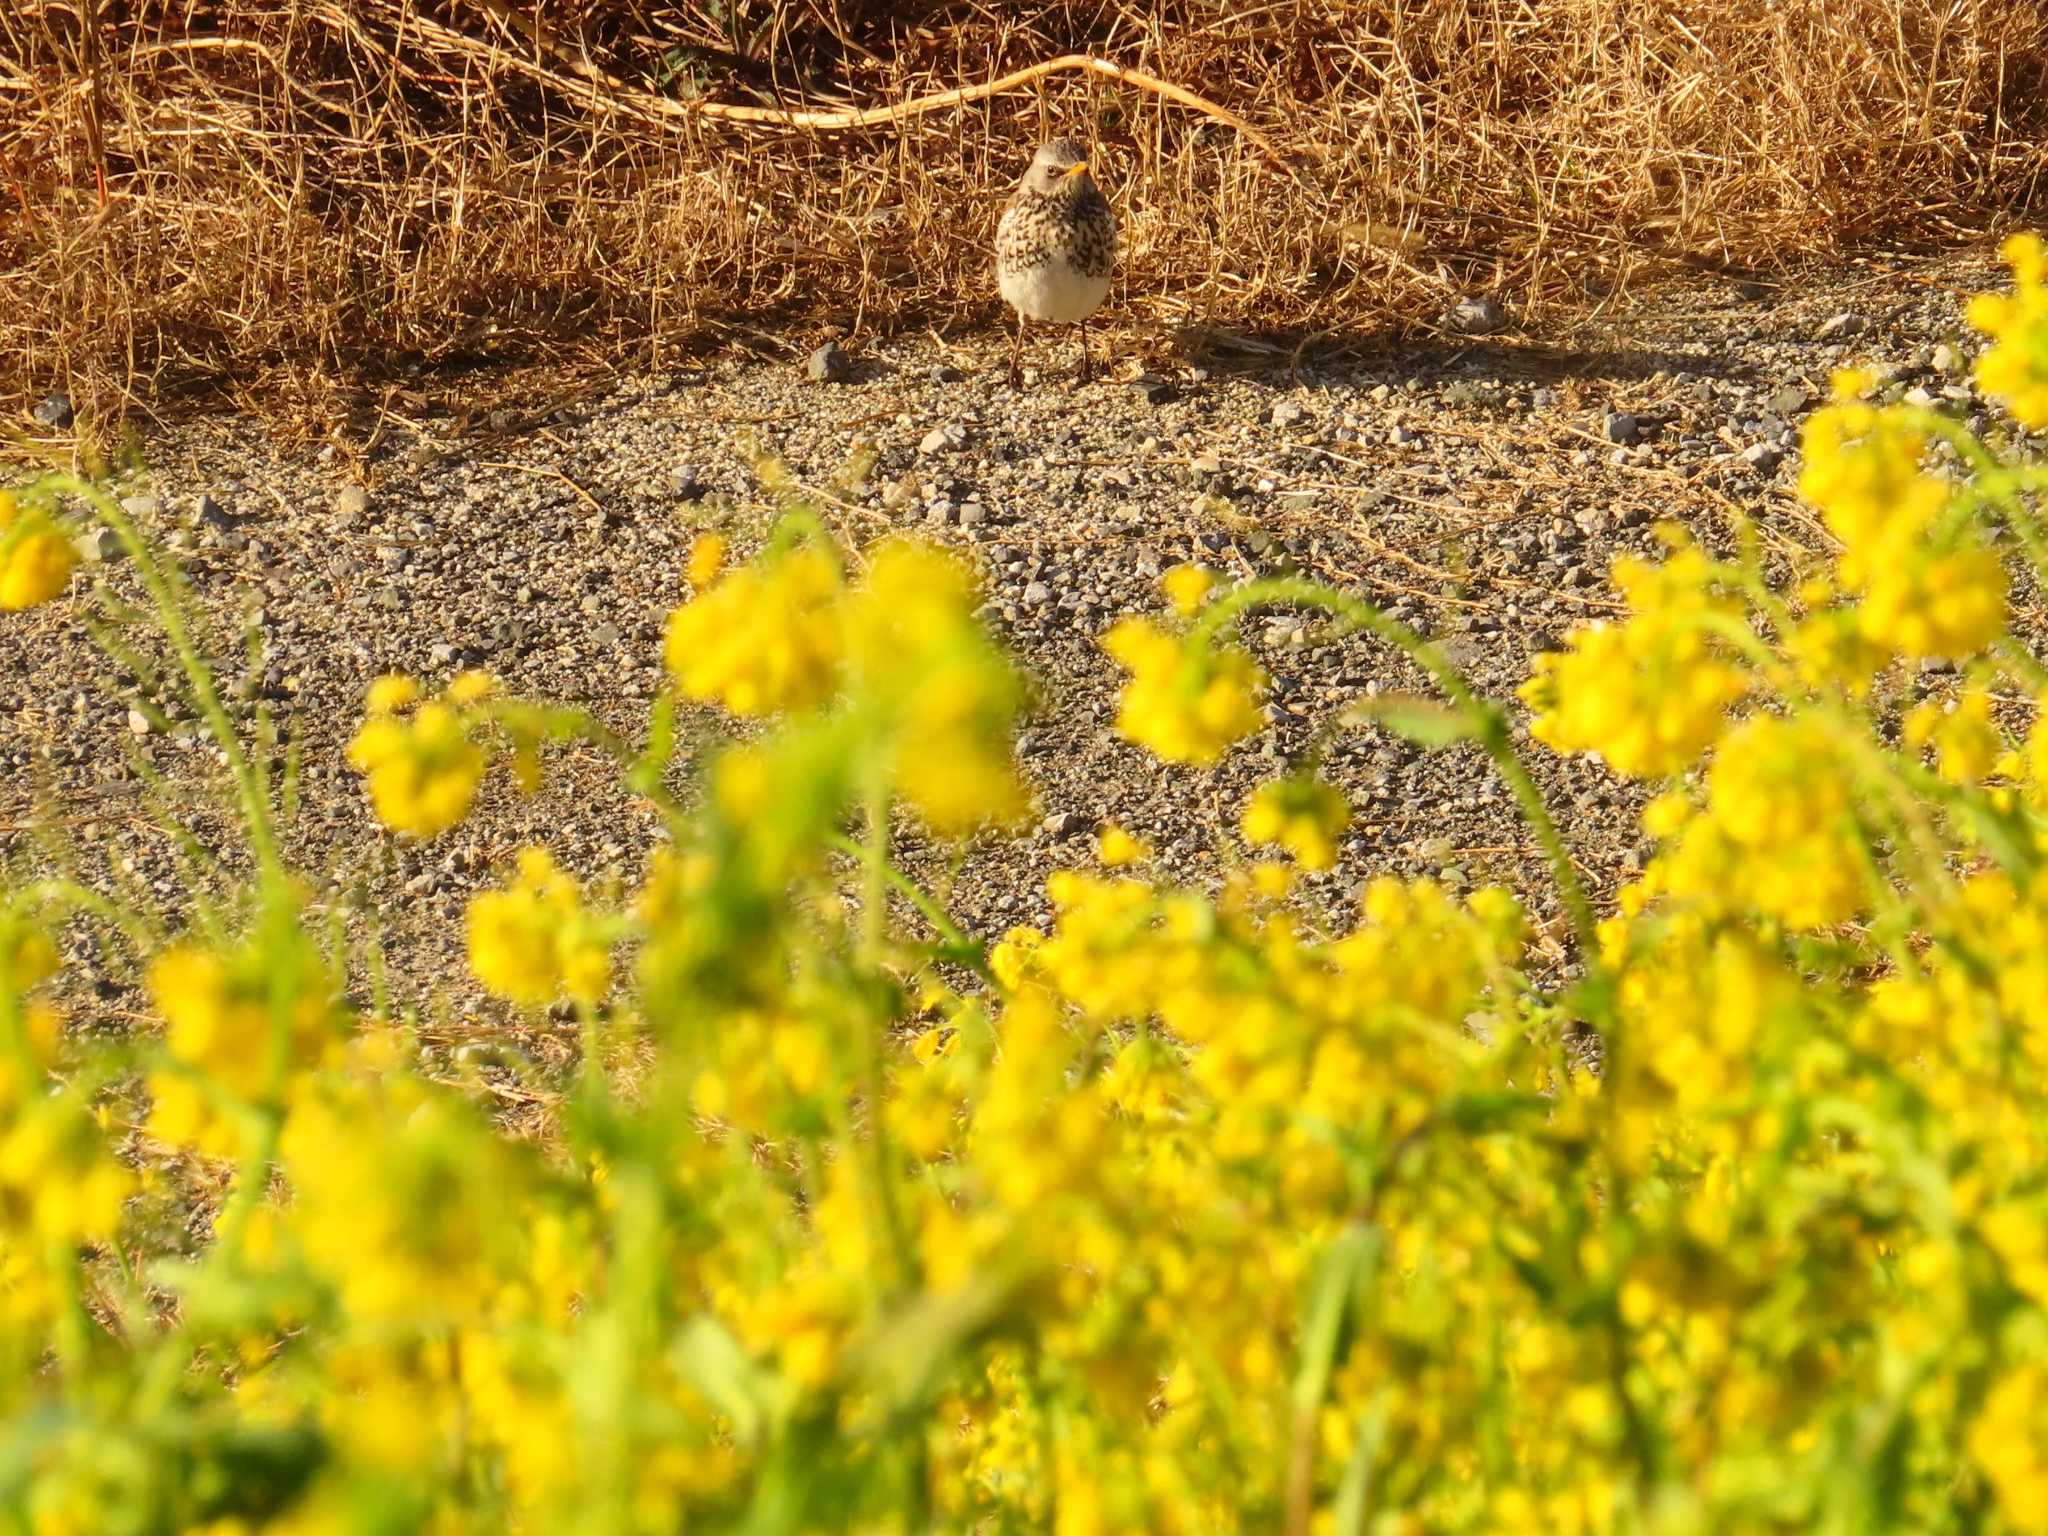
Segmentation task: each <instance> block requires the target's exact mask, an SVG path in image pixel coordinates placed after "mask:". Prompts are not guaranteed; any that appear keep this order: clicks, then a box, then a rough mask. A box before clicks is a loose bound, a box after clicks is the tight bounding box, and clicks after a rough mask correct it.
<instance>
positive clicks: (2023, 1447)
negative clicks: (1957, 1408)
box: [1970, 1363, 2048, 1536]
mask: <svg viewBox="0 0 2048 1536" xmlns="http://www.w3.org/2000/svg"><path fill="white" fill-rule="evenodd" d="M1970 1455H1971V1458H1972V1459H1973V1460H1975V1462H1976V1463H1977V1465H1978V1466H1980V1467H1982V1468H1983V1469H1984V1475H1985V1476H1986V1477H1987V1478H1989V1479H1990V1480H1991V1486H1992V1487H1993V1489H1995V1490H1996V1491H1997V1494H1998V1504H1999V1508H2000V1510H2001V1511H2002V1512H2003V1514H2004V1515H2005V1518H2006V1519H2007V1520H2008V1521H2009V1522H2010V1529H2012V1530H2013V1531H2015V1532H2020V1533H2023V1536H2040V1533H2043V1532H2048V1370H2043V1368H2042V1367H2041V1366H2040V1365H2038V1364H2033V1363H2029V1364H2026V1365H2019V1366H2015V1367H2012V1368H2010V1369H2008V1370H2006V1371H2005V1372H2004V1373H2003V1374H2002V1375H2001V1376H2000V1377H1999V1379H1998V1382H1997V1384H1996V1385H1995V1386H1994V1387H1992V1389H1991V1391H1990V1393H1989V1394H1988V1395H1987V1396H1986V1398H1985V1400H1984V1406H1983V1409H1982V1410H1981V1411H1980V1412H1979V1414H1978V1416H1977V1420H1976V1422H1975V1423H1974V1424H1972V1425H1971V1426H1970Z"/></svg>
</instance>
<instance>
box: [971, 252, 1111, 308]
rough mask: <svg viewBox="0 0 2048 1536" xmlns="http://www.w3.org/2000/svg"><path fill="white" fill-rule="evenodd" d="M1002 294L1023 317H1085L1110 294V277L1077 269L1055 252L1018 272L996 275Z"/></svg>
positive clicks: (1098, 306) (1100, 305)
mask: <svg viewBox="0 0 2048 1536" xmlns="http://www.w3.org/2000/svg"><path fill="white" fill-rule="evenodd" d="M998 286H999V287H1001V289H1002V292H1003V297H1004V298H1005V299H1006V300H1008V301H1009V305H1010V307H1011V308H1012V309H1014V310H1016V311H1017V313H1018V314H1020V315H1022V316H1023V317H1024V318H1025V319H1026V320H1050V321H1059V322H1071V321H1075V320H1086V319H1087V318H1088V317H1089V316H1090V315H1092V314H1094V313H1095V311H1096V310H1098V309H1100V308H1102V301H1103V300H1104V299H1106V298H1108V297H1109V278H1108V277H1107V276H1106V275H1105V276H1102V277H1090V276H1088V275H1087V274H1086V273H1084V272H1076V271H1075V270H1074V269H1073V268H1072V267H1071V266H1069V265H1068V264H1067V263H1066V262H1064V261H1061V260H1060V259H1059V258H1058V257H1057V256H1055V257H1054V258H1053V259H1052V260H1050V261H1043V262H1040V263H1039V264H1038V265H1037V266H1035V267H1026V268H1025V269H1024V270H1023V271H1021V272H1004V273H1002V274H1000V276H999V278H998Z"/></svg>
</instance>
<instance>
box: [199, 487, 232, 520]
mask: <svg viewBox="0 0 2048 1536" xmlns="http://www.w3.org/2000/svg"><path fill="white" fill-rule="evenodd" d="M199 521H200V522H201V523H203V524H204V525H205V526H207V527H209V528H225V527H227V526H229V525H230V524H231V523H232V522H233V521H234V518H233V517H232V516H231V515H230V514H229V512H228V509H227V508H226V507H224V506H222V505H221V504H220V503H219V502H217V501H215V500H214V499H213V497H212V496H210V495H207V496H201V497H200V498H199Z"/></svg>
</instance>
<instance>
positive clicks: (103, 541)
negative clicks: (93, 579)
mask: <svg viewBox="0 0 2048 1536" xmlns="http://www.w3.org/2000/svg"><path fill="white" fill-rule="evenodd" d="M78 553H79V557H80V558H81V559H85V560H91V561H94V562H99V561H104V560H118V559H120V558H121V556H122V555H123V554H124V553H126V548H125V546H124V545H123V544H122V543H121V536H120V535H119V534H118V533H116V532H114V530H113V529H111V528H94V529H91V530H90V531H88V532H86V533H81V534H80V535H79V536H78Z"/></svg>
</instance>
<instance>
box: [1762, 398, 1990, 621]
mask: <svg viewBox="0 0 2048 1536" xmlns="http://www.w3.org/2000/svg"><path fill="white" fill-rule="evenodd" d="M1804 441H1805V450H1806V466H1805V468H1804V469H1803V470H1802V471H1801V474H1800V478H1799V488H1800V492H1801V494H1803V495H1804V496H1805V497H1806V499H1807V500H1809V501H1811V502H1812V503H1813V504H1814V505H1815V506H1816V507H1818V508H1820V510H1821V514H1822V516H1823V517H1824V518H1825V519H1826V521H1827V524H1828V527H1829V528H1830V529H1831V530H1833V532H1834V533H1835V535H1836V536H1837V537H1838V538H1840V539H1841V541H1842V544H1843V549H1842V555H1841V559H1840V562H1839V570H1840V574H1841V580H1842V585H1843V586H1844V587H1845V588H1847V589H1848V590H1849V591H1851V592H1854V593H1858V594H1860V595H1861V598H1862V601H1861V603H1860V605H1859V606H1858V608H1857V610H1856V615H1857V623H1858V627H1859V629H1860V630H1861V633H1862V634H1863V636H1864V638H1866V639H1867V640H1870V641H1872V642H1874V643H1876V644H1878V645H1880V646H1884V647H1888V648H1890V649H1892V650H1895V651H1898V652H1899V653H1901V654H1903V655H1905V656H1908V657H1912V658H1921V657H1962V656H1967V655H1971V654H1973V653H1974V652H1977V651H1980V650H1982V649H1983V648H1984V647H1985V646H1987V645H1989V644H1990V643H1991V641H1992V640H1994V639H1996V638H1997V636H1998V633H1999V631H2000V630H2001V629H2002V628H2003V627H2004V624H2005V602H2006V587H2007V577H2006V574H2005V570H2004V567H2003V566H2002V565H2001V564H2000V563H1999V561H1998V558H1997V556H1995V555H1994V554H1993V553H1992V552H1991V551H1990V550H1988V549H1986V548H1985V547H1983V546H1982V545H1981V544H1978V543H1975V542H1974V541H1972V540H1971V539H1970V538H1969V536H1968V535H1967V534H1965V533H1962V532H1959V531H1957V530H1954V529H1950V528H1949V527H1948V526H1947V521H1948V520H1947V516H1946V514H1947V512H1948V509H1949V505H1950V502H1951V500H1952V499H1953V496H1954V491H1953V488H1952V487H1951V486H1950V485H1949V484H1948V483H1947V482H1946V481H1944V480H1941V479H1939V478H1938V477H1936V476H1934V475H1930V474H1926V473H1924V472H1923V471H1922V469H1921V467H1920V466H1921V460H1922V456H1923V455H1924V454H1925V453H1926V451H1927V443H1928V437H1927V433H1926V431H1925V430H1923V429H1922V428H1921V426H1920V425H1919V424H1918V422H1917V421H1915V420H1914V418H1913V417H1912V416H1911V415H1910V414H1909V413H1905V412H1901V411H1898V410H1887V409H1883V408H1880V407H1877V406H1873V405H1868V404H1864V403H1861V402H1848V403H1843V404H1838V405H1832V406H1828V407H1826V408H1825V409H1823V410H1819V411H1816V412H1815V413H1814V414H1813V415H1812V416H1811V417H1809V418H1808V420H1807V423H1806V428H1805V437H1804Z"/></svg>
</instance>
